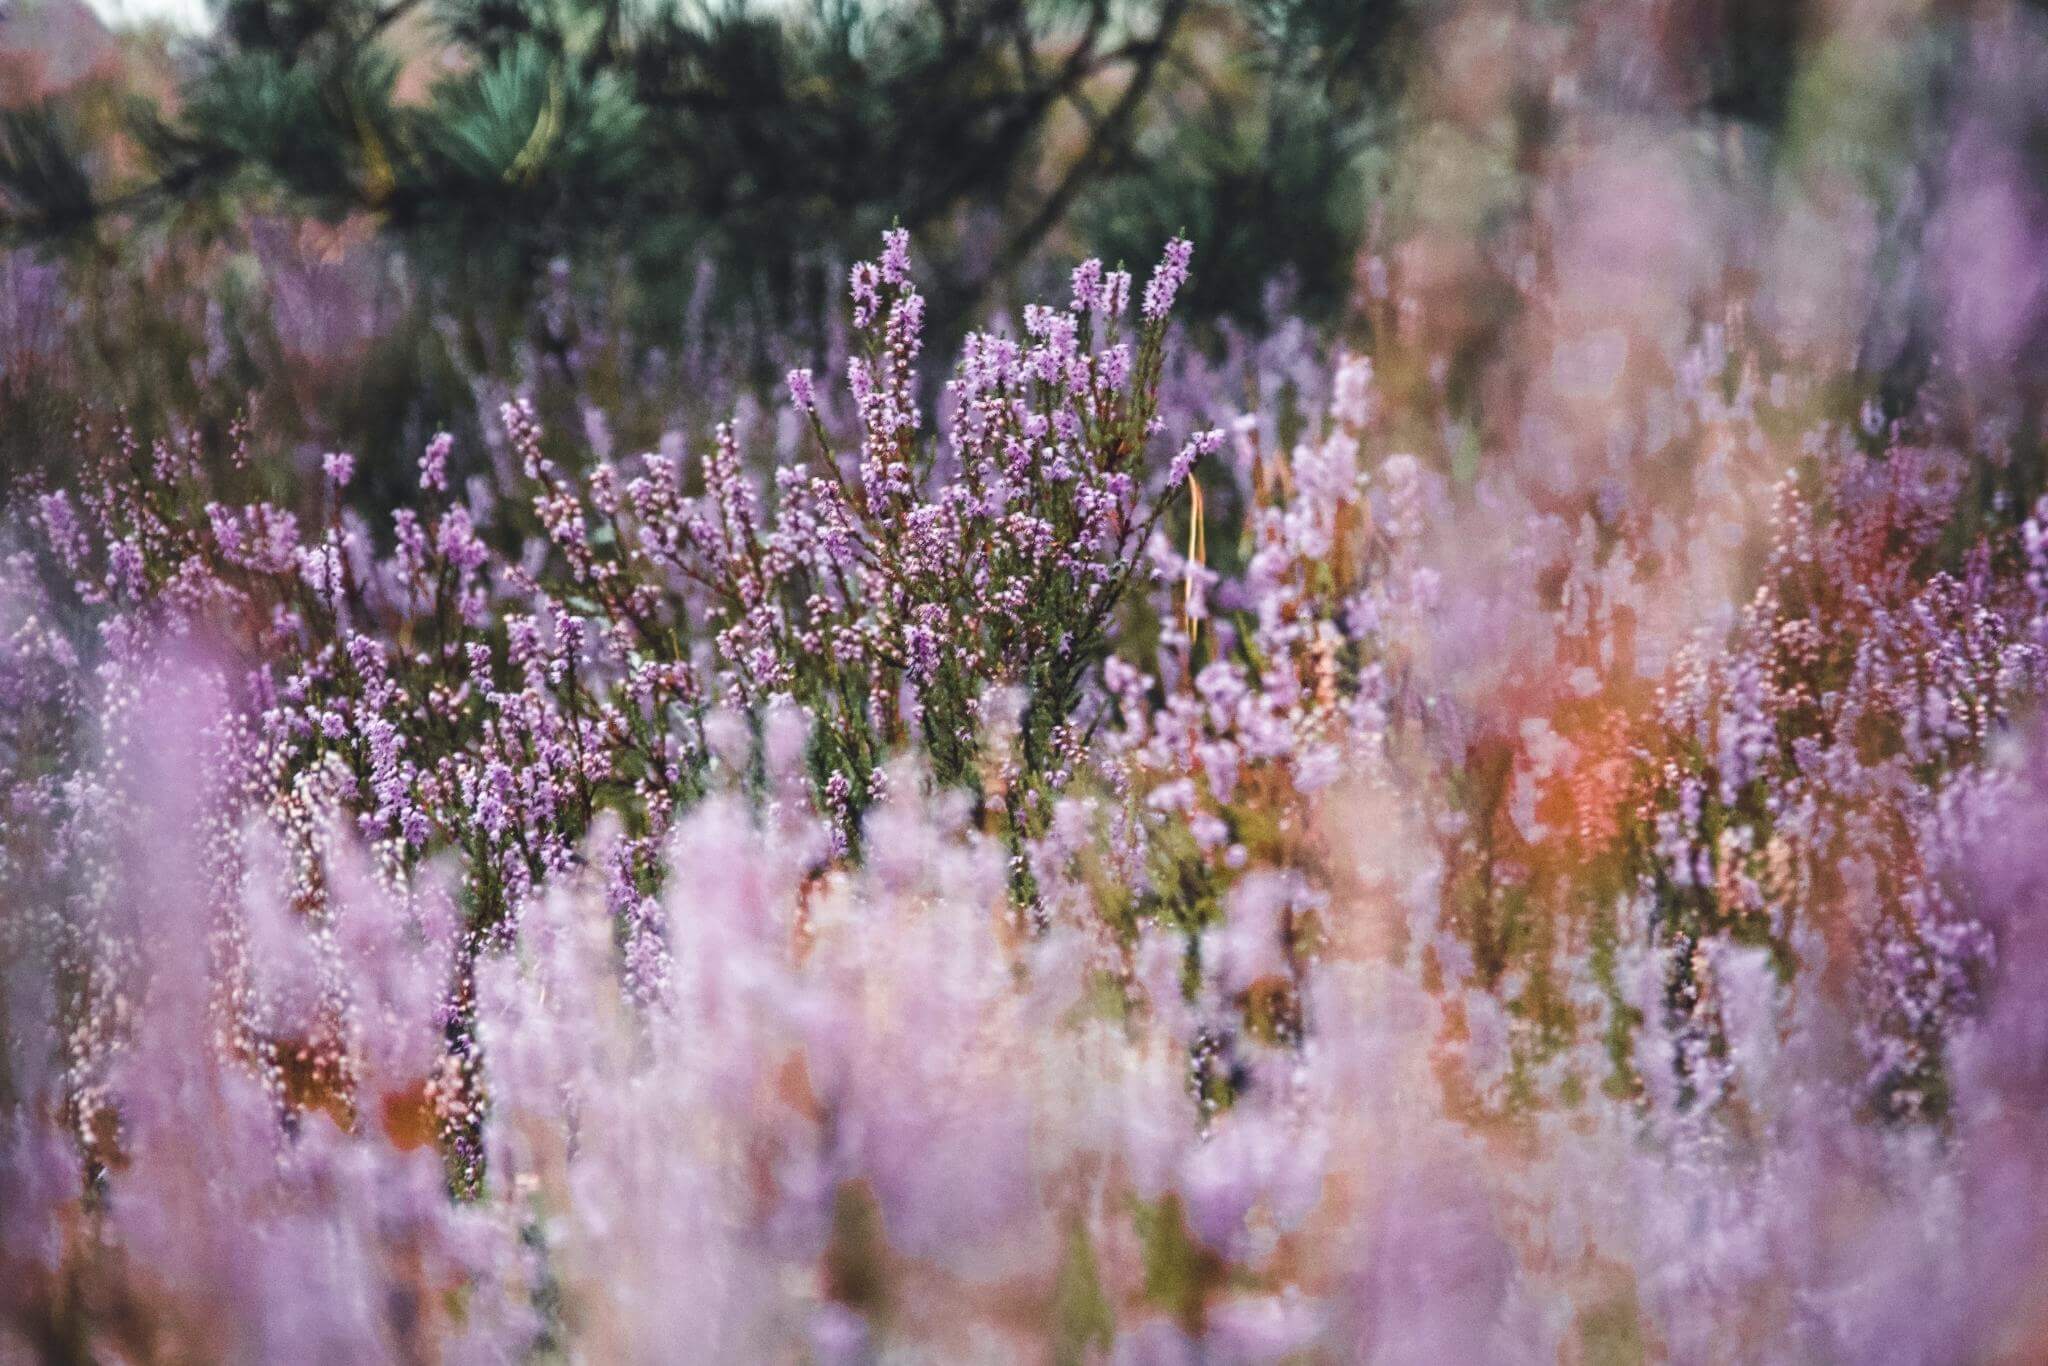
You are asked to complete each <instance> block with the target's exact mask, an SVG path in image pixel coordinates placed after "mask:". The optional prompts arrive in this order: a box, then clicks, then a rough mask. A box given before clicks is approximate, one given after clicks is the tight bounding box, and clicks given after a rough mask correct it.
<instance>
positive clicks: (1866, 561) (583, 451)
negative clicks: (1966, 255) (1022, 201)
mask: <svg viewBox="0 0 2048 1366" xmlns="http://www.w3.org/2000/svg"><path fill="white" fill-rule="evenodd" d="M909 253H910V245H909V243H908V241H907V240H906V238H905V237H904V235H902V234H900V233H892V234H891V235H890V236H889V237H888V239H887V240H886V242H885V250H884V251H883V252H882V253H881V254H880V256H879V257H878V258H877V259H876V260H875V261H873V262H869V263H863V264H862V265H860V266H858V267H856V268H855V269H854V270H853V272H852V274H851V297H850V308H851V319H852V324H853V332H852V340H851V344H850V348H849V350H850V355H849V357H848V358H846V359H845V360H844V361H843V363H839V364H835V365H834V367H833V369H832V372H831V373H830V375H829V377H827V376H825V375H819V376H814V375H813V374H812V373H811V372H810V371H807V370H799V371H796V372H793V373H792V374H791V375H790V376H789V378H788V382H787V395H786V400H785V402H784V404H783V406H782V407H781V408H780V410H779V411H774V412H766V411H746V412H742V414H741V415H740V418H739V420H737V421H736V422H734V423H732V424H728V425H725V426H721V427H720V428H718V430H717V431H716V432H715V434H712V435H711V436H710V437H709V438H708V439H707V440H705V441H703V442H701V443H684V442H677V443H671V444H670V445H668V446H665V447H664V448H663V449H660V450H658V451H653V452H649V453H647V454H644V455H635V456H633V457H631V458H616V459H615V458H612V456H611V455H610V453H609V452H608V451H604V450H601V449H593V443H592V439H591V437H590V436H589V434H588V433H575V434H562V433H556V432H552V431H546V430H543V429H542V426H541V424H540V422H539V420H538V419H537V418H536V416H535V412H534V410H533V408H532V407H531V406H529V405H527V404H526V403H524V402H523V401H521V400H520V399H519V398H518V397H516V396H514V397H512V398H510V399H509V400H508V401H507V402H505V403H504V405H503V407H502V410H501V412H500V414H499V422H498V425H497V429H496V434H495V444H494V445H493V446H492V447H491V448H490V449H487V450H462V449H459V448H456V446H455V443H454V442H452V441H451V440H449V439H447V438H445V437H444V438H438V439H436V440H434V441H433V442H432V443H430V444H429V445H427V446H426V448H425V449H424V450H423V451H420V452H418V453H417V459H416V465H413V464H411V463H410V460H411V458H410V457H408V461H409V466H410V468H412V469H413V470H414V471H415V473H416V493H415V494H414V495H413V496H411V497H409V498H407V499H405V500H404V501H403V502H402V503H401V505H400V506H398V507H397V508H396V510H395V511H392V512H390V513H389V515H388V518H385V517H382V516H380V517H379V518H378V519H377V520H374V521H373V520H372V519H371V518H370V517H368V516H367V515H365V514H364V513H363V512H362V511H361V510H360V509H359V506H358V504H356V503H355V502H353V501H352V500H351V496H350V493H351V488H352V483H353V481H354V479H355V477H356V476H357V474H358V473H359V470H360V467H361V463H362V462H361V461H360V460H359V459H358V458H357V457H356V456H354V455H351V454H348V453H342V452H335V453H331V454H329V455H327V456H326V457H325V459H324V460H323V461H321V468H320V470H319V471H318V473H317V475H316V476H315V478H314V481H313V482H314V484H315V485H316V486H317V487H314V488H311V489H310V490H309V491H307V492H305V493H304V495H303V496H302V497H300V498H299V499H298V501H297V503H296V504H295V505H292V504H291V500H290V499H289V498H288V497H287V498H284V499H283V500H282V501H279V499H280V493H279V491H278V489H277V488H276V487H275V485H274V484H267V483H266V479H267V478H269V477H270V476H269V475H267V473H266V466H265V463H264V461H263V460H261V459H260V458H258V456H257V454H256V453H255V452H253V451H252V449H251V443H252V442H253V441H254V440H256V438H255V437H253V436H252V435H251V434H250V433H249V432H248V431H246V430H237V431H235V432H232V433H230V434H229V435H228V438H227V440H226V441H225V442H224V443H215V444H213V445H209V444H208V443H207V442H206V441H205V440H203V439H201V438H196V437H195V438H190V439H182V438H180V439H174V438H170V437H165V438H161V439H157V438H153V437H152V436H151V435H150V434H148V433H144V432H138V431H134V430H130V429H129V428H127V427H126V426H124V425H122V424H120V423H119V422H117V421H100V422H91V421H88V422H83V423H82V424H81V426H80V428H79V430H78V431H77V433H76V436H75V442H74V449H73V452H72V455H71V460H70V469H71V471H72V473H71V475H69V476H67V477H65V478H62V479H58V478H50V477H43V478H41V479H39V481H38V482H37V484H36V486H35V487H33V488H31V489H29V490H28V491H26V492H24V493H22V494H21V495H20V496H19V497H17V498H16V499H15V500H14V501H13V503H12V504H11V505H10V506H11V511H10V516H9V521H8V524H7V537H8V539H7V542H6V552H5V558H4V561H0V574H4V583H0V590H4V591H0V613H4V617H0V639H4V642H5V644H4V648H0V719H4V730H0V756H4V760H5V762H4V765H0V772H4V780H5V792H4V798H0V800H4V803H5V806H4V825H0V899H4V901H5V903H6V905H7V906H8V907H9V909H10V913H9V915H8V916H7V918H6V920H5V923H4V931H0V932H4V942H0V951H4V955H5V974H6V975H5V979H4V981H5V988H4V1009H5V1028H4V1034H0V1037H4V1040H5V1052H4V1054H0V1064H4V1066H0V1106H4V1110H0V1119H4V1125H0V1180H4V1189H5V1191H6V1193H7V1198H6V1201H5V1203H4V1206H0V1220H4V1222H0V1248H4V1252H0V1306H4V1308H5V1311H6V1314H7V1318H6V1326H5V1329H4V1333H5V1334H6V1336H5V1337H4V1338H0V1341H4V1342H5V1343H6V1345H7V1348H8V1354H9V1356H10V1358H11V1357H12V1356H13V1355H14V1354H17V1353H19V1354H32V1353H36V1352H40V1353H44V1354H47V1355H48V1356H49V1357H51V1358H52V1359H82V1358H85V1357H92V1358H96V1359H98V1358H121V1359H135V1360H228V1359H232V1360H290V1361H314V1360H321V1361H325V1360H336V1361H340V1360H365V1359H384V1358H392V1359H403V1360H422V1361H425V1360H460V1359H470V1358H480V1359H490V1360H502V1359H522V1358H529V1357H542V1358H546V1357H554V1356H569V1357H574V1358H577V1359H589V1360H629V1359H648V1360H656V1359H659V1360H677V1359H691V1360H706V1361H711V1360H743V1359H744V1360H795V1361H801V1360H817V1361H851V1360H867V1359H891V1360H928V1361H975V1360H990V1361H995V1360H1005V1361H1007V1360H1035V1359H1050V1360H1057V1361H1082V1360H1103V1359H1114V1360H1117V1361H1130V1362H1155V1361H1156V1362H1178V1361H1195V1360H1205V1361H1232V1362H1235V1361H1279V1360H1302V1361H1308V1360H1317V1361H1320V1360H1333V1361H1334V1360H1366V1359H1370V1360H1381V1361H1496V1360H1499V1361H1518V1360H1531V1361H1534V1360H1542V1361H1553V1360H1558V1359H1560V1358H1562V1359H1567V1360H1576V1361H1623V1360H1642V1359H1671V1360H1683V1361H1710V1360H1728V1361H1735V1360H1899V1361H1959V1360H2015V1361H2017V1360H2026V1359H2033V1358H2035V1357H2037V1356H2038V1355H2039V1354H2040V1353H2042V1352H2044V1351H2048V1297H2044V1293H2043V1289H2042V1287H2043V1286H2044V1285H2048V1222H2044V1220H2043V1219H2042V1218H2041V1216H2040V1211H2041V1210H2042V1209H2043V1208H2048V1204H2044V1200H2048V1126H2044V1125H2043V1123H2042V1122H2041V1118H2040V1117H2041V1115H2042V1114H2043V1107H2044V1106H2048V922H2044V921H2043V919H2042V917H2041V915H2040V905H2041V899H2040V898H2041V895H2042V883H2041V878H2042V876H2043V874H2044V873H2048V864H2044V862H2043V853H2042V850H2043V847H2044V844H2048V792H2043V791H2042V790H2041V786H2040V784H2041V779H2040V777H2039V775H2040V773H2041V772H2042V771H2043V770H2042V767H2041V764H2042V757H2043V756H2042V755H2041V753H2040V748H2041V745H2040V742H2039V741H2038V740H2037V738H2036V728H2035V726H2034V724H2033V721H2032V717H2033V716H2034V714H2035V712H2036V710H2037V701H2038V698H2039V696H2040V693H2041V690H2042V688H2043V685H2044V682H2048V508H2044V510H2043V511H2042V512H2041V513H2038V514H2035V515H2032V516H2030V515H2028V504H2027V502H2026V501H2025V483H2026V480H2027V479H2028V478H2030V477H2031V476H2030V475H2029V474H2028V473H2027V471H2026V470H2025V469H2024V468H2022V467H2021V465H2020V464H2019V463H2018V462H2016V461H2015V460H2014V459H2013V457H2012V456H2011V444H2010V443H2011V441H2012V429H2011V426H2010V424H2009V423H2004V422H2001V420H2000V415H1999V414H1998V413H1996V412H1993V413H1989V414H1986V415H1984V416H1982V417H1981V418H1980V420H1978V421H1977V423H1976V425H1975V427H1974V429H1973V430H1974V432H1975V436H1974V438H1972V439H1971V440H1970V441H1968V442H1965V443H1962V444H1957V443H1955V442H1953V441H1951V440H1947V439H1938V438H1937V437H1936V436H1935V435H1934V433H1935V431H1936V429H1937V419H1938V417H1939V415H1930V414H1929V413H1927V412H1925V411H1922V410H1920V409H1909V410H1907V411H1906V412H1905V413H1904V414H1903V415H1899V416H1887V415H1886V410H1885V409H1884V408H1883V407H1881V406H1880V405H1879V403H1878V402H1877V401H1876V396H1875V395H1872V394H1865V393H1862V392H1859V391H1858V390H1857V388H1856V380H1855V375H1854V373H1853V372H1847V373H1822V372H1818V371H1815V370H1814V369H1812V368H1811V367H1807V368H1804V369H1801V368H1791V369H1771V368H1768V366H1767V363H1766V362H1765V360H1764V359H1763V349H1764V344H1765V342H1764V339H1760V338H1759V337H1758V336H1756V335H1753V334H1752V332H1751V331H1750V330H1748V329H1747V328H1746V327H1745V324H1744V322H1743V320H1742V318H1741V317H1740V316H1739V313H1738V314H1734V315H1731V316H1730V317H1729V318H1727V319H1726V320H1724V321H1723V322H1720V323H1715V324H1712V325H1709V326H1707V327H1705V328H1704V329H1703V330H1701V331H1699V332H1697V333H1695V334H1693V335H1692V336H1690V337H1689V338H1688V339H1687V340H1686V341H1685V342H1684V343H1683V345H1682V346H1680V347H1679V348H1677V349H1676V350H1674V351H1673V352H1671V353H1670V354H1668V355H1664V356H1661V357H1657V358H1655V363H1653V364H1649V365H1636V366H1632V367H1630V369H1629V371H1628V372H1627V373H1626V374H1609V375H1607V376H1606V379H1605V386H1606V387H1605V389H1604V391H1603V392H1604V393H1605V394H1606V395H1607V396H1606V397H1605V398H1603V399H1602V402H1603V404H1606V405H1608V406H1607V407H1606V408H1605V409H1603V411H1609V412H1612V413H1617V414H1620V416H1619V417H1618V418H1617V419H1616V420H1615V423H1614V425H1613V426H1612V427H1611V429H1610V430H1609V432H1608V433H1607V435H1606V436H1605V437H1604V438H1603V444H1602V446H1601V447H1600V449H1602V450H1604V451H1605V453H1606V454H1605V457H1604V461H1603V460H1598V459H1596V460H1590V461H1589V460H1587V459H1585V458H1583V457H1581V458H1577V459H1574V460H1571V461H1568V462H1563V463H1560V462H1558V461H1557V460H1554V459H1550V458H1548V457H1547V454H1546V447H1545V444H1544V440H1543V438H1542V435H1541V432H1540V431H1539V430H1537V429H1536V428H1533V427H1532V428H1531V432H1532V435H1531V437H1530V439H1529V440H1528V442H1527V443H1526V446H1525V448H1523V449H1520V450H1516V451H1512V452H1508V453H1506V456H1505V458H1498V459H1492V460H1489V461H1488V462H1486V463H1484V464H1482V465H1480V466H1479V467H1477V468H1476V469H1474V468H1465V469H1458V468H1455V466H1456V461H1455V459H1453V460H1452V461H1451V462H1449V464H1446V463H1445V462H1443V461H1440V460H1436V459H1426V458H1422V457H1419V456H1418V455H1416V454H1412V453H1408V452H1406V451H1405V450H1404V449H1403V445H1402V443H1401V442H1400V441H1399V440H1397V438H1396V435H1395V434H1396V433H1397V432H1401V431H1403V430H1404V429H1406V430H1412V428H1413V423H1412V418H1413V416H1414V415H1413V413H1404V412H1403V411H1400V405H1402V404H1413V403H1415V402H1418V401H1419V400H1417V399H1416V398H1414V397H1413V395H1414V394H1416V393H1418V392H1420V393H1423V394H1425V395H1426V393H1427V385H1428V381H1427V380H1426V379H1424V380H1423V381H1421V384H1422V388H1421V389H1420V390H1418V389H1416V388H1415V385H1414V383H1413V382H1410V384H1409V387H1408V389H1407V390H1405V391H1403V392H1404V393H1405V394H1406V395H1407V397H1401V396H1398V395H1397V394H1396V393H1395V392H1394V391H1393V389H1392V388H1391V387H1390V385H1389V384H1388V382H1387V381H1386V379H1385V378H1384V375H1383V374H1376V372H1375V361H1376V360H1377V362H1378V363H1379V364H1380V366H1381V369H1382V371H1383V372H1384V371H1387V370H1388V369H1389V367H1394V366H1398V365H1401V364H1405V363H1406V362H1405V361H1404V360H1403V359H1402V358H1401V357H1400V356H1398V355H1395V354H1393V352H1394V351H1396V350H1397V349H1398V348H1395V347H1393V346H1391V345H1390V347H1389V354H1387V355H1382V356H1379V357H1376V358H1372V359H1369V358H1367V357H1365V356H1362V355H1338V356H1333V357H1330V358H1329V361H1328V363H1327V364H1326V365H1323V366H1321V369H1320V371H1318V370H1317V369H1315V368H1312V367H1311V366H1310V364H1309V363H1308V362H1306V361H1304V360H1303V359H1302V353H1301V351H1300V350H1299V349H1298V348H1297V349H1296V350H1295V351H1294V352H1292V353H1290V354H1289V355H1288V356H1286V357H1282V356H1281V355H1280V354H1279V352H1277V351H1275V350H1274V349H1273V348H1271V347H1269V348H1266V349H1263V350H1261V349H1257V348H1253V349H1250V350H1247V351H1244V352H1242V353H1241V354H1239V355H1238V356H1237V357H1236V359H1235V360H1234V361H1233V362H1232V363H1231V364H1230V365H1229V366H1226V367H1225V369H1224V370H1220V371H1219V370H1216V369H1214V368H1211V367H1210V366H1208V365H1207V364H1205V363H1203V362H1200V361H1197V360H1194V359H1191V358H1183V357H1180V356H1177V355H1176V354H1173V347H1172V344H1171V336H1172V334H1171V333H1170V331H1169V323H1170V317H1171V309H1172V305H1173V302H1174V298H1175V295H1176V293H1177V291H1178V290H1179V289H1180V288H1181V286H1182V284H1183V283H1184V281H1185V279H1186V278H1187V275H1188V272H1189V270H1190V269H1191V248H1190V246H1189V245H1188V244H1187V243H1185V242H1181V241H1175V242H1173V243H1172V244H1171V245H1169V246H1168V247H1167V248H1166V252H1165V256H1164V259H1163V260H1162V261H1161V263H1160V264H1159V265H1158V266H1157V267H1156V268H1155V269H1154V270H1153V271H1152V272H1151V273H1150V274H1149V277H1146V278H1143V279H1133V278H1132V277H1131V276H1130V275H1129V274H1126V273H1124V272H1122V271H1116V270H1108V269H1105V268H1104V267H1103V266H1102V265H1101V264H1100V263H1097V262H1093V261H1090V262H1086V263H1084V264H1082V265H1081V266H1080V267H1079V268H1077V269H1076V270H1075V271H1074V272H1073V278H1072V290H1071V298H1070V299H1069V300H1067V301H1066V302H1065V304H1064V306H1047V307H1034V308H1031V309H1028V310H1026V311H1025V313H1024V315H1023V319H1022V325H1021V327H1020V328H1019V329H1017V330H1016V331H1015V332H1014V333H1012V332H1007V331H1004V332H991V333H987V334H976V335H974V336H971V337H970V338H969V339H968V340H967V342H966V343H965V345H964V347H963V348H962V349H961V350H960V353H959V356H958V359H957V361H956V362H955V364H954V365H953V368H952V370H951V375H950V378H949V379H947V380H946V381H945V383H944V385H943V387H942V388H939V387H937V386H934V385H930V384H926V383H924V382H923V380H922V379H921V377H920V363H921V362H923V361H925V360H926V358H925V357H923V356H922V355H921V347H922V336H921V323H922V308H923V305H922V300H921V298H920V295H919V293H918V291H917V288H916V285H915V282H914V279H913V275H912V271H911V261H910V254H909ZM1598 341H1599V339H1598V337H1595V338H1593V340H1592V342H1589V343H1588V348H1584V349H1589V350H1590V352H1591V353H1592V354H1591V356H1590V359H1587V360H1585V361H1584V363H1585V364H1587V365H1591V366H1593V367H1595V368H1598V367H1599V366H1600V365H1602V364H1605V363H1606V362H1603V361H1602V360H1601V358H1600V355H1599V347H1598V345H1597V343H1598ZM1280 370H1286V371H1288V372H1289V373H1287V374H1285V375H1280V374H1279V373H1277V372H1278V371H1280ZM1283 379H1284V381H1285V385H1284V387H1285V389H1286V392H1287V393H1289V394H1290V395H1293V396H1294V397H1293V400H1292V402H1291V405H1290V410H1289V411H1284V412H1283V411H1278V410H1268V409H1267V408H1266V406H1265V403H1264V402H1263V401H1262V400H1261V399H1260V397H1259V396H1261V395H1265V396H1270V395H1272V394H1275V393H1277V392H1279V391H1280V388H1281V387H1283V386H1282V380H1283ZM842 381H843V382H842ZM932 395H936V403H935V404H933V403H928V402H927V401H926V400H927V398H928V397H930V396H932ZM1245 395H1251V396H1253V397H1252V400H1251V402H1250V408H1249V410H1245V408H1246V400H1245V397H1244V396H1245ZM1938 425H1939V428H1940V430H1943V431H1952V430H1953V428H1954V424H1953V423H1952V422H1947V421H1941V422H1939V424H1938ZM770 467H772V469H773V471H774V477H773V479H772V482H767V481H764V480H763V479H762V478H760V477H759V471H761V470H763V469H766V468H770Z"/></svg>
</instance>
